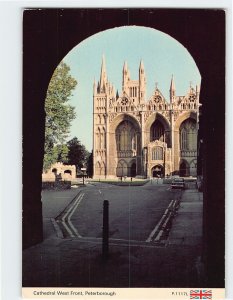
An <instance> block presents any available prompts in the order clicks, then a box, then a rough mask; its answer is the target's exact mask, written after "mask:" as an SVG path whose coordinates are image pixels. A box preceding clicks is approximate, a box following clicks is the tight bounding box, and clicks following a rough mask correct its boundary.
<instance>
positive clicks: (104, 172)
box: [100, 162, 106, 175]
mask: <svg viewBox="0 0 233 300" xmlns="http://www.w3.org/2000/svg"><path fill="white" fill-rule="evenodd" d="M105 174H106V168H105V163H104V162H102V163H101V168H100V175H105Z"/></svg>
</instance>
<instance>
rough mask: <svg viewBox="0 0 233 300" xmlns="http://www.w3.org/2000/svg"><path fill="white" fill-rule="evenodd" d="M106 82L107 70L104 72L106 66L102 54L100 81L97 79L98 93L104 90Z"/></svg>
mask: <svg viewBox="0 0 233 300" xmlns="http://www.w3.org/2000/svg"><path fill="white" fill-rule="evenodd" d="M106 84H107V72H106V66H105V58H104V55H103V57H102V64H101V72H100V81H99V87H100V93H105V92H106Z"/></svg>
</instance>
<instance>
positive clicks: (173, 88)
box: [170, 74, 176, 101]
mask: <svg viewBox="0 0 233 300" xmlns="http://www.w3.org/2000/svg"><path fill="white" fill-rule="evenodd" d="M175 95H176V87H175V80H174V76H173V74H172V79H171V85H170V101H172V100H174V97H175Z"/></svg>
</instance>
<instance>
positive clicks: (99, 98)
mask: <svg viewBox="0 0 233 300" xmlns="http://www.w3.org/2000/svg"><path fill="white" fill-rule="evenodd" d="M145 95H146V74H145V69H144V65H143V62H142V61H141V62H140V65H139V75H138V80H132V79H131V78H130V71H129V68H128V65H127V63H126V62H125V63H124V66H123V71H122V91H121V93H120V94H118V92H116V91H115V88H114V86H113V85H112V84H111V83H110V82H109V80H108V78H107V72H106V66H105V60H104V57H103V60H102V66H101V73H100V80H99V82H98V83H96V82H94V87H93V109H94V111H93V127H94V128H93V132H94V133H93V136H94V137H93V139H94V140H93V172H94V177H95V178H105V177H107V178H114V177H119V176H129V177H135V176H138V177H151V176H152V177H157V176H165V175H171V174H179V175H180V176H190V175H191V176H196V173H197V130H198V128H197V120H198V110H199V88H198V87H197V86H196V87H195V88H193V87H192V86H191V84H190V87H189V90H188V91H187V94H186V95H183V96H178V95H176V88H175V80H174V77H173V76H172V78H171V84H170V99H169V101H167V100H166V99H165V98H164V96H163V95H162V93H161V91H160V90H159V89H158V86H156V87H155V90H154V92H153V94H152V95H151V96H150V97H149V99H148V100H146V96H145Z"/></svg>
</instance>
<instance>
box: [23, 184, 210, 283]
mask: <svg viewBox="0 0 233 300" xmlns="http://www.w3.org/2000/svg"><path fill="white" fill-rule="evenodd" d="M81 189H82V188H77V189H71V190H69V191H64V192H62V193H59V197H60V199H61V201H59V200H58V201H56V209H55V210H54V209H51V210H49V209H48V210H47V209H46V212H44V229H45V236H44V241H43V242H42V243H40V244H37V245H35V246H32V247H30V248H28V249H25V250H24V251H23V287H163V288H165V287H189V288H192V287H200V286H204V285H205V284H204V279H203V276H202V275H203V273H202V269H203V266H202V263H201V250H202V211H203V196H202V193H200V192H198V191H197V189H195V187H194V186H193V187H192V186H191V187H189V188H188V189H186V190H185V191H184V192H183V193H182V196H181V199H180V205H179V207H178V210H176V213H175V215H174V216H173V219H172V224H171V227H170V228H169V232H168V234H167V237H166V240H165V241H164V242H163V243H159V244H158V243H157V244H156V243H153V242H152V243H147V242H146V241H145V242H138V243H135V242H133V241H128V242H127V243H126V242H120V241H119V242H113V241H111V240H110V243H109V257H108V259H105V260H103V257H102V255H101V253H102V240H101V238H100V239H96V238H95V239H88V238H77V237H76V238H65V239H64V238H61V237H59V235H58V233H57V231H56V230H55V227H54V225H53V224H54V219H55V217H56V216H57V215H58V214H59V213H60V212H62V210H64V208H65V207H66V206H67V204H68V203H69V202H70V201H72V199H74V197H75V196H76V195H77V193H78V192H79V191H80V190H81ZM52 195H54V193H52V192H51V196H52ZM57 196H58V195H57ZM54 199H55V198H54ZM58 199H59V198H58ZM62 199H63V200H64V199H65V201H62ZM50 202H51V205H53V204H52V203H53V200H52V201H50ZM54 203H55V202H54Z"/></svg>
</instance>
